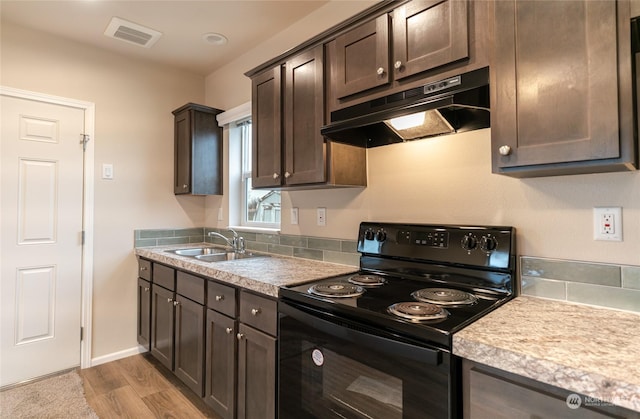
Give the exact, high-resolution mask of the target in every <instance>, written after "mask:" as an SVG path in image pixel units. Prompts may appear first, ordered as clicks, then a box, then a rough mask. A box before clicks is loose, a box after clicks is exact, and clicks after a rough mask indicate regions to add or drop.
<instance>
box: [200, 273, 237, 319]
mask: <svg viewBox="0 0 640 419" xmlns="http://www.w3.org/2000/svg"><path fill="white" fill-rule="evenodd" d="M207 288H208V289H207V295H208V296H209V298H208V299H207V307H209V308H211V309H213V310H216V311H218V312H220V313H222V314H226V315H227V316H229V317H233V318H234V319H235V318H236V289H235V288H233V287H230V286H227V285H222V284H220V283H218V282H214V281H209V282H208V284H207Z"/></svg>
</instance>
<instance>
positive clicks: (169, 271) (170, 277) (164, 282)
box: [153, 263, 176, 291]
mask: <svg viewBox="0 0 640 419" xmlns="http://www.w3.org/2000/svg"><path fill="white" fill-rule="evenodd" d="M153 283H154V284H158V285H160V286H162V287H164V288H166V289H168V290H171V291H175V289H176V270H175V269H173V268H170V267H168V266H164V265H159V264H157V263H154V264H153Z"/></svg>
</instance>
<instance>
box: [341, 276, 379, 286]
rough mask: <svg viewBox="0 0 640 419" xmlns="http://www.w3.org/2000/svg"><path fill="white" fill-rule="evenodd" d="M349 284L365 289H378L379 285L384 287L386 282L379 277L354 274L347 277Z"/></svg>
mask: <svg viewBox="0 0 640 419" xmlns="http://www.w3.org/2000/svg"><path fill="white" fill-rule="evenodd" d="M349 282H351V283H352V284H356V285H362V286H365V287H379V286H380V285H384V284H385V283H386V282H387V281H386V280H385V279H384V278H383V277H381V276H380V275H370V274H356V275H353V276H351V277H349Z"/></svg>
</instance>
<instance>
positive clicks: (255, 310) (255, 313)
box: [251, 308, 262, 316]
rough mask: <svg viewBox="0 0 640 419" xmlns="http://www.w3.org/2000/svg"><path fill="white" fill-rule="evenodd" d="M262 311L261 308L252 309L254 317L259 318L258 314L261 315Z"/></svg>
mask: <svg viewBox="0 0 640 419" xmlns="http://www.w3.org/2000/svg"><path fill="white" fill-rule="evenodd" d="M261 311H262V310H260V309H259V308H252V309H251V315H252V316H257V315H258V314H260V312H261Z"/></svg>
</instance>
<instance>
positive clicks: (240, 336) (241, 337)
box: [236, 333, 244, 340]
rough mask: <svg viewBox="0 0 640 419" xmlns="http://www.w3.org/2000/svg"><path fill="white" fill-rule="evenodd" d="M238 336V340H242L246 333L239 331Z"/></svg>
mask: <svg viewBox="0 0 640 419" xmlns="http://www.w3.org/2000/svg"><path fill="white" fill-rule="evenodd" d="M236 337H237V338H238V340H242V339H244V333H238V334H237V335H236Z"/></svg>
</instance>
